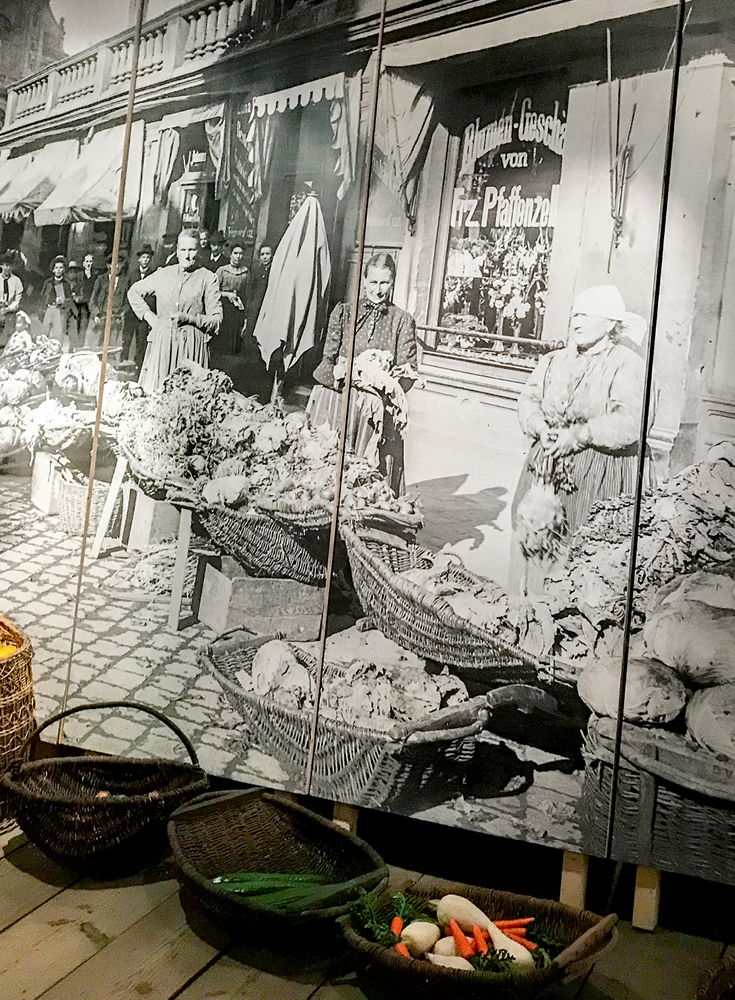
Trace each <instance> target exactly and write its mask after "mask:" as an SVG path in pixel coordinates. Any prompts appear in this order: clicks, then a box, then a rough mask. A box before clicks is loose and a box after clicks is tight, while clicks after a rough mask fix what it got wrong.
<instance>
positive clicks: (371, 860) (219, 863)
mask: <svg viewBox="0 0 735 1000" xmlns="http://www.w3.org/2000/svg"><path fill="white" fill-rule="evenodd" d="M168 837H169V842H170V844H171V848H172V850H173V854H174V861H175V863H176V868H177V873H178V876H179V880H180V881H181V882H182V884H183V885H184V886H185V887H186V888H187V889H188V891H189V892H190V893H191V895H192V896H193V897H194V898H195V899H196V901H197V902H198V903H199V904H200V905H201V906H202V907H203V908H204V909H205V910H206V912H207V913H208V914H209V915H210V916H212V917H214V919H215V920H219V921H223V922H225V923H227V924H233V923H234V924H235V925H236V926H237V927H238V928H239V929H241V928H243V927H244V926H247V927H248V928H249V930H251V931H254V932H256V933H258V934H260V935H263V934H272V935H274V937H273V939H272V941H271V944H272V943H273V941H274V940H277V938H276V937H275V935H277V934H278V933H279V932H280V931H283V930H288V929H289V928H290V927H294V926H299V927H301V928H304V927H305V926H306V925H309V924H311V925H312V926H313V925H319V926H322V927H323V926H324V924H325V921H330V920H333V919H334V918H335V917H338V916H341V915H342V914H344V913H345V912H346V910H347V907H348V905H349V903H350V901H351V900H352V899H354V898H355V897H356V896H357V893H358V890H359V889H360V888H363V889H365V890H367V891H370V890H371V889H373V888H374V887H376V886H378V885H380V884H381V883H382V882H383V881H384V880H385V879H387V876H388V869H387V866H386V865H385V862H384V861H383V859H382V858H381V857H380V856H379V855H378V854H377V853H376V852H375V851H374V850H373V849H372V847H370V846H369V845H368V844H366V843H365V842H364V841H363V840H360V839H359V838H358V837H356V836H355V835H354V834H352V833H349V832H348V831H346V830H342V829H340V828H339V827H336V826H335V825H334V824H333V823H331V822H329V820H326V819H324V818H323V817H321V816H318V815H317V814H316V813H313V812H311V811H310V810H309V809H304V808H303V807H302V806H299V805H297V804H296V803H295V802H290V801H287V800H286V799H285V798H282V797H280V796H278V795H273V794H270V793H268V792H265V791H263V789H257V788H256V789H249V790H247V791H235V792H218V793H211V794H210V795H202V796H201V797H200V798H199V799H197V800H196V801H195V802H192V803H190V804H189V805H186V806H183V807H182V808H180V809H177V811H176V812H175V813H174V814H173V816H172V817H171V820H170V822H169V825H168ZM236 871H257V872H273V873H289V874H291V873H294V874H299V873H305V872H315V873H317V874H320V875H325V876H327V877H328V878H329V880H330V882H334V883H339V884H340V889H339V891H338V892H337V893H336V894H335V896H334V897H333V898H331V899H330V900H329V901H328V902H326V903H325V905H324V906H323V907H321V908H320V909H318V910H310V911H303V912H300V913H291V914H288V915H279V914H275V913H273V912H272V911H269V910H267V909H265V908H264V907H263V906H262V905H259V904H258V901H257V898H245V897H239V896H233V894H232V893H231V892H227V890H225V889H223V888H221V887H220V886H218V885H217V884H215V883H214V882H213V881H212V880H213V878H215V876H217V875H225V874H228V873H230V872H236Z"/></svg>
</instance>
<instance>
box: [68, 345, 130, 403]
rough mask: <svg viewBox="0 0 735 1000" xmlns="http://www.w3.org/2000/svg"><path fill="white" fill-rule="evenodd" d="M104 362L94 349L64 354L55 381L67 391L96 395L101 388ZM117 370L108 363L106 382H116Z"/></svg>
mask: <svg viewBox="0 0 735 1000" xmlns="http://www.w3.org/2000/svg"><path fill="white" fill-rule="evenodd" d="M101 375H102V362H101V361H100V359H99V357H98V356H97V355H96V354H95V352H94V351H75V352H74V353H73V354H62V356H61V358H60V359H59V365H58V368H57V369H56V374H55V375H54V383H55V385H57V386H58V387H59V388H60V389H62V390H63V391H64V392H67V393H81V394H82V395H84V396H96V395H97V393H98V392H99V389H100V376H101ZM116 380H117V372H116V371H115V369H114V368H113V367H112V366H111V365H108V366H107V368H106V369H105V383H108V382H115V381H116Z"/></svg>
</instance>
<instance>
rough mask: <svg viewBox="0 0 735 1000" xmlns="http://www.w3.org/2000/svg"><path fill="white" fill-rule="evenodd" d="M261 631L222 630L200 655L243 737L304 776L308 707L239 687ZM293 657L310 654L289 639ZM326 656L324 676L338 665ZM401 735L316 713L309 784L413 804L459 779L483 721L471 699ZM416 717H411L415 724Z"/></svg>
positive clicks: (323, 790)
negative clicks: (442, 719)
mask: <svg viewBox="0 0 735 1000" xmlns="http://www.w3.org/2000/svg"><path fill="white" fill-rule="evenodd" d="M267 641H268V640H267V638H263V637H259V638H258V639H255V640H248V639H239V640H238V639H234V638H222V639H220V640H218V641H217V642H215V643H214V644H213V645H211V646H208V647H206V648H205V649H204V650H203V651H202V652H201V653H200V654H199V660H200V663H201V664H202V666H204V667H205V668H206V669H207V670H208V671H209V672H210V673H211V674H212V676H213V677H214V678H215V679H216V680H217V681H218V683H219V685H220V687H221V688H222V691H223V692H224V695H225V697H226V698H227V700H228V702H229V703H230V705H231V706H232V708H233V709H234V710H235V711H236V712H237V713H238V715H240V716H241V717H242V720H243V724H244V728H245V741H246V745H247V744H248V743H249V742H250V741H252V742H255V743H257V745H258V746H259V747H261V749H262V750H263V751H264V752H265V753H267V754H270V755H271V756H273V757H275V758H276V760H277V761H278V762H279V764H281V766H282V767H283V768H284V769H285V770H286V771H287V772H288V773H289V774H290V775H291V776H292V778H293V779H294V780H299V779H300V780H303V777H304V774H305V772H306V767H307V758H308V754H309V744H310V740H311V727H312V718H313V712H312V711H298V710H296V709H291V708H287V707H286V706H284V705H282V704H280V703H279V702H278V701H277V700H276V699H275V698H273V697H270V696H268V695H256V694H253V693H252V692H249V691H246V690H245V689H244V688H243V687H242V686H241V685H240V684H239V682H238V680H237V673H238V672H239V671H243V670H244V671H245V672H246V673H250V671H251V668H252V664H253V659H254V657H255V654H256V652H257V651H258V648H259V647H260V646H261V645H263V643H265V642H267ZM292 651H293V653H294V654H295V656H296V658H297V660H298V661H299V662H300V663H301V664H302V665H303V666H305V667H306V668H307V670H309V671H310V672H311V673H312V674H314V675H315V674H316V662H315V661H314V659H313V658H312V657H310V656H309V655H308V654H307V653H304V652H303V651H301V650H297V649H296V648H295V647H292ZM339 669H340V668H339V667H337V666H336V665H329V664H327V665H326V667H325V672H326V676H329V675H330V673H331V674H334V673H337V672H339ZM422 721H425V722H426V725H427V728H428V731H425V732H421V731H415V732H413V733H409V732H408V731H406V735H403V734H400V735H398V734H393V735H392V734H391V733H388V732H384V731H382V730H378V729H368V728H365V727H361V726H354V725H348V724H347V723H344V722H338V721H336V720H333V719H326V718H324V717H323V716H320V718H319V721H318V723H317V728H316V740H315V747H314V763H313V770H312V778H311V785H310V789H309V790H310V792H311V794H312V795H317V796H320V797H323V798H327V799H337V800H339V801H342V802H350V803H352V804H353V805H360V806H369V807H372V808H380V807H384V808H393V809H399V808H400V807H401V805H406V806H411V807H413V808H414V809H415V808H417V806H418V805H419V804H420V803H421V801H422V799H424V798H426V799H431V798H432V795H435V793H436V790H437V788H440V789H442V790H443V791H445V792H446V789H447V787H452V786H453V784H456V783H457V782H459V781H460V780H461V778H462V775H463V773H464V772H465V771H466V770H467V768H468V767H469V766H470V764H471V763H472V760H473V757H474V752H475V737H476V736H477V734H478V733H479V732H480V731H481V730H482V728H483V726H484V724H485V722H486V721H487V714H486V713H483V711H482V709H480V708H479V707H477V706H474V705H473V706H471V707H468V710H467V712H466V713H462V712H461V711H459V712H457V713H456V717H455V720H454V722H451V723H450V722H447V723H446V725H447V726H448V727H449V728H433V729H432V728H429V727H431V726H432V721H431V716H427V717H426V720H422ZM421 725H422V723H421V722H419V723H417V724H416V725H415V728H416V730H419V729H420V727H421Z"/></svg>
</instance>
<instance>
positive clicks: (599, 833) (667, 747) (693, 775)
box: [583, 717, 735, 883]
mask: <svg viewBox="0 0 735 1000" xmlns="http://www.w3.org/2000/svg"><path fill="white" fill-rule="evenodd" d="M614 750H615V724H614V722H613V721H612V720H610V719H603V718H599V719H598V718H595V717H593V718H592V719H591V720H590V724H589V727H588V731H587V738H586V742H585V758H586V761H587V766H586V768H585V778H584V788H583V832H584V842H583V848H584V850H585V851H586V852H587V853H589V854H604V853H605V847H606V838H607V817H608V812H609V808H610V793H611V790H612V774H613V760H614ZM620 753H621V760H620V770H619V776H618V789H617V796H616V799H615V820H614V826H613V842H612V853H613V856H614V857H616V858H619V859H620V860H623V861H630V862H634V863H635V864H639V865H645V866H647V867H651V868H662V869H667V870H671V871H677V872H681V873H682V874H686V875H695V876H698V877H699V878H706V879H714V880H715V881H718V882H729V883H735V760H727V759H725V758H723V757H718V756H716V755H715V754H713V753H710V752H709V751H708V750H705V749H704V748H702V747H698V746H696V745H695V744H694V743H693V742H691V741H689V740H687V739H686V738H685V737H684V736H680V735H678V734H677V733H671V732H667V731H665V730H656V729H653V728H650V729H648V728H646V727H643V726H635V725H632V724H630V723H625V724H624V726H623V738H622V743H621V747H620Z"/></svg>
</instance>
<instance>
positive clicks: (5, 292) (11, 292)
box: [0, 252, 23, 347]
mask: <svg viewBox="0 0 735 1000" xmlns="http://www.w3.org/2000/svg"><path fill="white" fill-rule="evenodd" d="M14 263H15V256H14V255H13V254H12V253H10V252H7V253H5V254H3V256H2V257H0V347H5V345H6V344H7V342H8V340H9V339H10V337H11V335H12V333H13V330H14V329H15V314H16V313H17V312H18V309H19V307H20V300H21V298H22V297H23V282H22V281H21V280H20V278H19V277H18V275H17V274H14V273H13V265H14Z"/></svg>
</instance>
